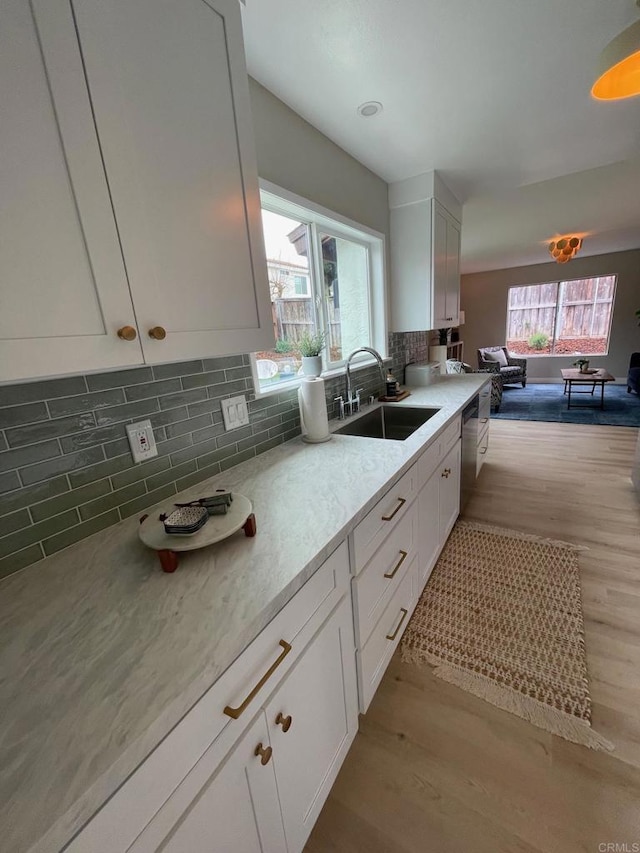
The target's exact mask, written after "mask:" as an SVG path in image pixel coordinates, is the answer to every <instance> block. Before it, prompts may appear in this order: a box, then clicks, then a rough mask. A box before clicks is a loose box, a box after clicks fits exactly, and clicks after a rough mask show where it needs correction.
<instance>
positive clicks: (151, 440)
mask: <svg viewBox="0 0 640 853" xmlns="http://www.w3.org/2000/svg"><path fill="white" fill-rule="evenodd" d="M125 429H126V430H127V438H128V439H129V446H130V447H131V455H132V456H133V461H134V462H144V461H145V459H152V458H153V457H154V456H157V455H158V448H157V447H156V440H155V437H154V435H153V428H152V427H151V421H138V423H137V424H129V425H128V426H127V427H125Z"/></svg>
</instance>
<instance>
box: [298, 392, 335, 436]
mask: <svg viewBox="0 0 640 853" xmlns="http://www.w3.org/2000/svg"><path fill="white" fill-rule="evenodd" d="M298 405H299V406H300V421H301V424H300V425H301V426H302V440H303V441H308V442H310V443H311V444H318V443H320V442H322V441H329V439H330V438H331V436H330V435H329V419H328V418H327V404H326V402H325V399H324V379H320V378H319V377H317V376H305V377H304V378H303V379H302V381H301V382H300V387H299V388H298Z"/></svg>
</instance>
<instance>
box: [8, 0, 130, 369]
mask: <svg viewBox="0 0 640 853" xmlns="http://www.w3.org/2000/svg"><path fill="white" fill-rule="evenodd" d="M0 79H1V80H2V86H1V87H0V115H2V121H0V241H1V242H0V381H2V380H10V379H22V378H27V377H31V376H45V375H51V374H55V373H65V372H71V371H78V370H95V369H99V368H103V367H116V366H122V365H130V364H139V363H140V362H142V352H141V349H140V344H139V342H138V341H137V340H133V341H125V340H122V339H120V338H118V335H117V331H118V329H119V328H121V327H122V326H134V325H135V316H134V312H133V306H132V304H131V298H130V295H129V289H128V286H127V277H126V273H125V268H124V264H123V261H122V255H121V252H120V246H119V243H118V234H117V230H116V226H115V222H114V219H113V212H112V210H111V204H110V202H109V192H108V188H107V182H106V179H105V175H104V170H103V167H102V161H101V157H100V149H99V145H98V140H97V137H96V134H95V127H94V124H93V120H92V116H91V104H90V102H89V96H88V93H87V89H86V85H85V78H84V72H83V68H82V57H81V54H80V49H79V47H78V42H77V39H76V32H75V27H74V22H73V16H72V14H71V10H70V8H69V6H68V4H66V3H61V2H58V0H42V1H41V0H34V2H33V4H30V3H29V0H2V4H1V5H0Z"/></svg>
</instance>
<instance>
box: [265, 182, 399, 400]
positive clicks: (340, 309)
mask: <svg viewBox="0 0 640 853" xmlns="http://www.w3.org/2000/svg"><path fill="white" fill-rule="evenodd" d="M269 186H272V185H269ZM280 193H282V194H280ZM261 204H262V226H263V233H264V242H265V250H266V256H267V272H268V278H269V288H270V292H271V310H272V317H273V326H274V334H275V338H276V344H275V347H274V349H273V350H268V351H263V352H258V353H254V354H253V357H252V364H253V370H254V379H255V387H256V393H257V395H258V396H259V395H260V394H261V393H269V392H271V391H274V390H279V389H284V388H288V387H291V386H292V385H295V384H297V381H298V380H299V377H300V375H301V373H300V371H301V365H302V356H301V353H300V351H299V342H300V339H301V338H302V337H303V336H305V335H309V336H313V335H316V334H322V333H324V347H323V351H322V353H321V355H322V359H323V368H324V371H323V373H325V374H326V373H327V372H331V371H332V370H339V369H340V368H342V367H343V366H344V364H345V360H346V358H347V356H348V355H349V353H350V352H352V351H353V350H354V349H357V348H358V347H361V346H371V347H375V348H376V349H378V350H379V351H380V352H381V354H382V355H383V356H386V332H385V329H386V322H385V309H384V306H385V299H384V240H383V237H382V235H381V234H378V233H377V232H374V231H371V230H370V229H367V228H365V227H364V226H359V225H357V224H356V223H353V222H350V221H348V220H345V219H344V218H342V217H340V216H338V215H337V214H334V213H332V212H331V211H328V210H324V209H322V208H319V207H318V206H316V205H313V204H312V203H311V202H307V201H305V200H304V199H300V198H299V197H295V196H292V195H291V194H289V193H286V192H285V191H279V192H278V193H276V192H274V191H269V190H266V189H263V190H262V192H261ZM368 360H369V358H368V357H364V358H363V359H362V361H368Z"/></svg>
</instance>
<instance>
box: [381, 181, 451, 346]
mask: <svg viewBox="0 0 640 853" xmlns="http://www.w3.org/2000/svg"><path fill="white" fill-rule="evenodd" d="M389 201H390V206H391V217H390V219H391V271H392V276H391V278H392V284H391V302H392V328H393V330H394V331H397V332H413V331H422V330H424V329H438V328H444V327H450V326H457V325H458V323H459V314H460V310H459V306H460V232H461V225H460V216H461V206H460V203H459V202H458V201H457V199H456V198H455V196H453V195H452V193H451V192H450V191H449V189H448V188H447V187H446V185H445V184H444V183H443V181H442V180H441V179H440V178H439V176H438V175H437V173H436V172H430V173H427V174H425V175H419V176H418V177H417V178H411V179H410V180H407V181H401V182H399V183H397V184H392V185H391V186H390V188H389Z"/></svg>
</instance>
